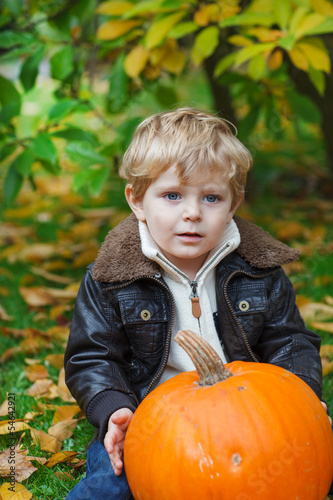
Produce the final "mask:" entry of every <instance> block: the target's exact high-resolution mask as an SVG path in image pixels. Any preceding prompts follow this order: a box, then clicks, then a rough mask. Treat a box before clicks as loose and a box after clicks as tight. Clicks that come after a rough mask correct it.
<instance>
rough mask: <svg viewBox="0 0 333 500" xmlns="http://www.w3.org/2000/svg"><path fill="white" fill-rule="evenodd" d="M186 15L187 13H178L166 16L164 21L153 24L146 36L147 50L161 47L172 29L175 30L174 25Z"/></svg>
mask: <svg viewBox="0 0 333 500" xmlns="http://www.w3.org/2000/svg"><path fill="white" fill-rule="evenodd" d="M185 14H186V12H177V13H176V14H171V15H169V16H165V17H163V19H160V20H159V21H156V22H155V23H153V24H152V25H151V26H150V28H149V29H148V31H147V33H146V36H145V46H146V47H147V49H152V48H154V47H157V45H159V44H160V43H161V42H162V41H163V40H164V38H165V37H166V36H167V34H168V33H169V31H170V30H171V28H173V27H174V25H175V24H177V22H178V21H180V20H181V19H182V18H183V17H184V16H185Z"/></svg>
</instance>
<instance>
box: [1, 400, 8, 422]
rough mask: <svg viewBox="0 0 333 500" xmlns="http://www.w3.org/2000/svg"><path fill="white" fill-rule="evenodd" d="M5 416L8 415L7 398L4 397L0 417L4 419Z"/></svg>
mask: <svg viewBox="0 0 333 500" xmlns="http://www.w3.org/2000/svg"><path fill="white" fill-rule="evenodd" d="M6 415H8V397H6V399H5V400H4V402H3V403H2V405H1V406H0V417H5V416H6Z"/></svg>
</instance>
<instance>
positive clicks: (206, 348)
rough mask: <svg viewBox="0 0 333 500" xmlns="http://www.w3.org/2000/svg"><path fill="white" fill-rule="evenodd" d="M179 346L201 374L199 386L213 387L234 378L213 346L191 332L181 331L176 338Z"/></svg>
mask: <svg viewBox="0 0 333 500" xmlns="http://www.w3.org/2000/svg"><path fill="white" fill-rule="evenodd" d="M175 342H177V344H179V345H180V346H181V347H182V348H183V349H184V350H185V351H186V352H187V354H188V355H189V356H190V358H191V360H192V361H193V364H194V366H195V368H196V370H197V372H198V374H199V385H213V384H216V383H217V382H222V381H223V380H226V379H227V378H228V377H231V376H232V373H231V372H229V371H228V370H227V369H226V367H225V366H224V363H223V361H222V359H221V358H220V357H219V355H218V354H217V353H216V351H214V349H213V348H212V346H211V345H210V344H209V343H208V342H207V341H206V340H204V339H203V338H202V337H200V335H197V334H196V333H194V332H192V331H191V330H179V332H178V333H177V335H176V336H175Z"/></svg>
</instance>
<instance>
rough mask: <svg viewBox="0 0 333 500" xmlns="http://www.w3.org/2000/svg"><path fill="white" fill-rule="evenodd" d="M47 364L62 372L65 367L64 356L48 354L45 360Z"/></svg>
mask: <svg viewBox="0 0 333 500" xmlns="http://www.w3.org/2000/svg"><path fill="white" fill-rule="evenodd" d="M45 364H50V365H51V366H54V368H57V369H58V370H61V368H62V367H63V366H64V354H48V355H47V356H46V358H45Z"/></svg>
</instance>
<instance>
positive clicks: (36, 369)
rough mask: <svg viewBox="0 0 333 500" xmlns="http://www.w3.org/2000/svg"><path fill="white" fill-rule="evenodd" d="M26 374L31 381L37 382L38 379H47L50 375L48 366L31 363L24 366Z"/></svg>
mask: <svg viewBox="0 0 333 500" xmlns="http://www.w3.org/2000/svg"><path fill="white" fill-rule="evenodd" d="M24 371H25V376H26V377H27V379H28V380H30V382H35V381H36V380H40V379H46V378H47V377H48V376H49V373H48V371H47V368H45V366H44V365H39V364H35V365H31V366H26V367H25V368H24Z"/></svg>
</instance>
